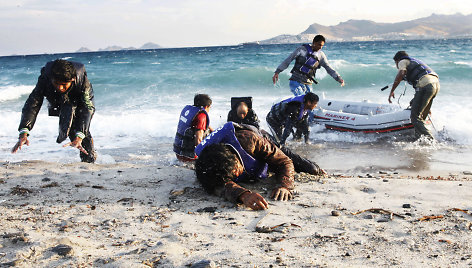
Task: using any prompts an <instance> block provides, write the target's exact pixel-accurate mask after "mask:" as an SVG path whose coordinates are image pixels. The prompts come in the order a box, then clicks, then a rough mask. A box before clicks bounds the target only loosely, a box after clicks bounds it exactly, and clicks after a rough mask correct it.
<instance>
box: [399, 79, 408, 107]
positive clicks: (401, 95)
mask: <svg viewBox="0 0 472 268" xmlns="http://www.w3.org/2000/svg"><path fill="white" fill-rule="evenodd" d="M404 84H405V89H404V90H403V93H402V94H400V96H399V97H398V99H397V102H398V105H400V99H401V98H402V97H403V96H405V93H406V82H405V83H404ZM400 107H402V106H401V105H400Z"/></svg>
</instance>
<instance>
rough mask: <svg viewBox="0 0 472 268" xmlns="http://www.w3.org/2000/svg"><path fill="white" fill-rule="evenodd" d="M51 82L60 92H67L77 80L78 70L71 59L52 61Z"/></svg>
mask: <svg viewBox="0 0 472 268" xmlns="http://www.w3.org/2000/svg"><path fill="white" fill-rule="evenodd" d="M51 73H52V77H51V82H52V85H53V86H54V87H55V88H56V90H57V91H59V92H62V93H64V92H66V91H67V90H68V89H69V88H70V86H71V85H72V83H73V82H74V81H75V77H76V76H77V71H76V70H75V67H74V65H73V64H72V63H71V62H70V61H66V60H61V59H57V60H55V61H54V62H53V63H52V67H51Z"/></svg>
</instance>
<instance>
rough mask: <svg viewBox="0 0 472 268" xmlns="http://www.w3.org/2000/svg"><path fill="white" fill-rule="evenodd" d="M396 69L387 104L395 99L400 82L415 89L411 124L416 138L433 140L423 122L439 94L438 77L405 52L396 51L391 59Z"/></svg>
mask: <svg viewBox="0 0 472 268" xmlns="http://www.w3.org/2000/svg"><path fill="white" fill-rule="evenodd" d="M393 60H394V61H395V64H396V65H397V68H398V73H397V76H396V77H395V81H394V82H393V85H392V90H391V91H390V95H389V96H388V102H390V103H392V100H391V99H392V98H395V94H394V91H395V89H396V88H397V86H398V84H400V82H401V81H402V80H406V81H407V82H408V83H409V84H410V85H412V86H413V88H414V89H415V96H414V97H413V99H412V100H411V101H410V106H411V115H410V119H411V123H412V124H413V126H414V128H415V136H416V138H420V137H421V136H422V135H424V136H426V137H427V138H429V139H434V138H433V135H432V134H431V131H429V129H427V128H426V126H425V123H424V120H425V119H426V117H427V116H428V114H429V111H430V110H431V105H432V104H433V99H434V98H435V97H436V94H438V92H439V76H438V75H437V74H436V73H435V72H434V71H433V69H431V68H430V67H429V66H428V65H426V64H424V63H423V62H422V61H420V60H417V59H415V58H412V57H410V56H408V54H407V53H406V52H405V51H398V52H397V53H396V54H395V56H394V57H393Z"/></svg>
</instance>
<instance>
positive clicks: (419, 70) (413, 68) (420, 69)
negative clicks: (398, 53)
mask: <svg viewBox="0 0 472 268" xmlns="http://www.w3.org/2000/svg"><path fill="white" fill-rule="evenodd" d="M404 59H408V60H410V64H409V65H408V66H407V67H406V75H405V77H403V80H406V81H407V82H408V83H409V84H410V85H412V86H413V87H414V88H416V84H417V83H418V81H419V80H420V78H421V77H423V76H425V75H427V74H431V75H434V76H436V77H439V76H438V75H437V74H436V73H435V72H434V71H433V69H431V68H430V67H429V66H428V65H426V64H425V63H423V62H422V61H420V60H418V59H415V58H412V57H402V58H400V60H404ZM400 60H399V61H400Z"/></svg>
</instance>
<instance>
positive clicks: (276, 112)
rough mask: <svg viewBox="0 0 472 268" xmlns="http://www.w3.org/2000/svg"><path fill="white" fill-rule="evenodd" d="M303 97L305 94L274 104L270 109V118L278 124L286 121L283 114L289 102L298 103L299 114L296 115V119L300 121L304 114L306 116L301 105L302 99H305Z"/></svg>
mask: <svg viewBox="0 0 472 268" xmlns="http://www.w3.org/2000/svg"><path fill="white" fill-rule="evenodd" d="M305 95H306V94H304V95H299V96H295V97H291V98H288V99H285V100H283V101H281V102H279V103H276V104H274V105H273V106H272V108H271V109H270V114H271V116H273V117H274V119H275V120H277V121H278V122H285V120H287V118H286V115H285V114H284V113H285V107H286V106H287V104H288V103H289V102H292V101H297V102H300V112H299V113H298V117H297V118H298V120H301V119H302V118H303V116H304V115H305V114H307V111H305V109H304V105H303V99H304V98H305Z"/></svg>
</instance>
